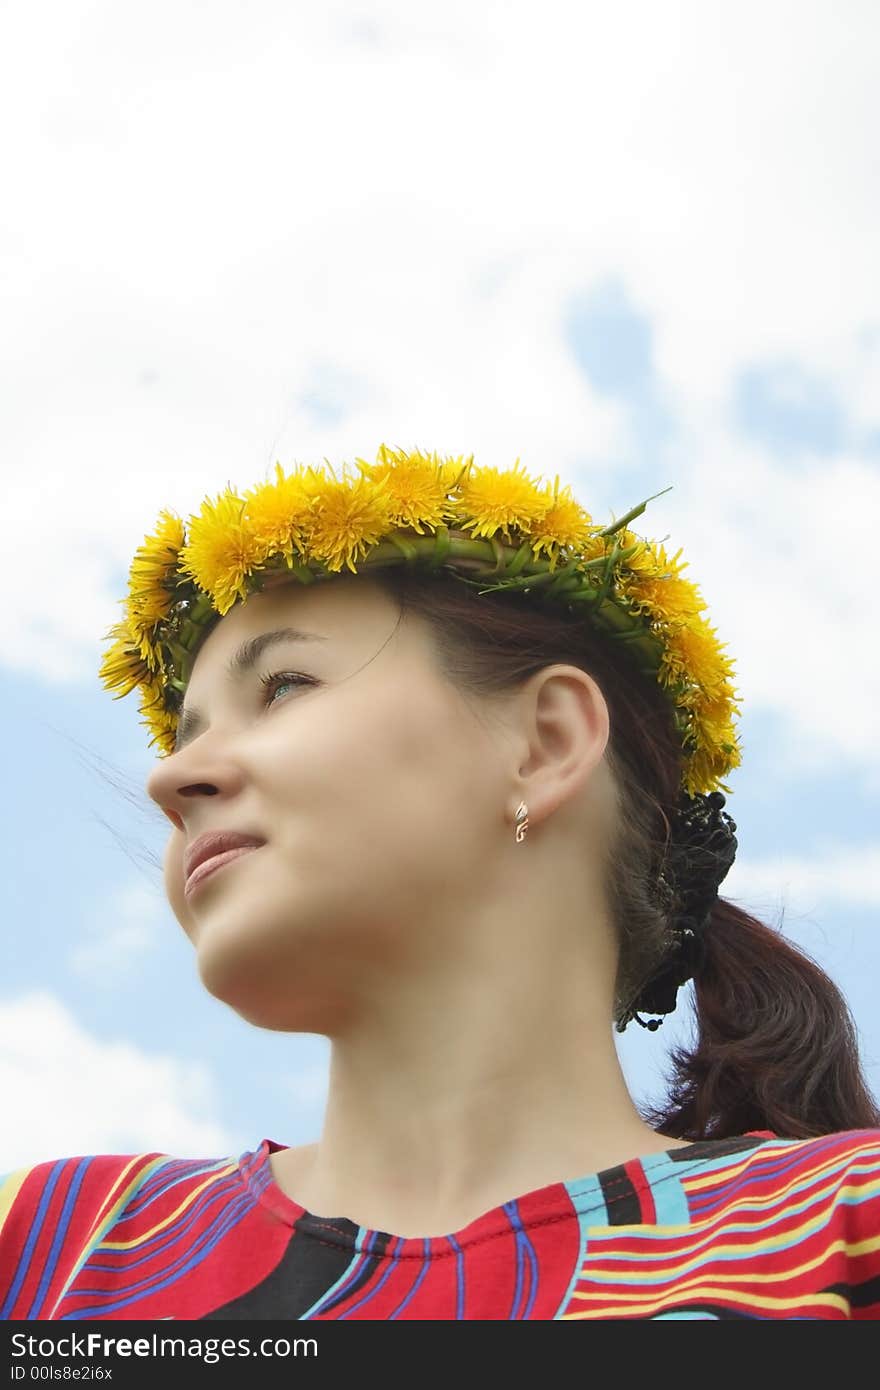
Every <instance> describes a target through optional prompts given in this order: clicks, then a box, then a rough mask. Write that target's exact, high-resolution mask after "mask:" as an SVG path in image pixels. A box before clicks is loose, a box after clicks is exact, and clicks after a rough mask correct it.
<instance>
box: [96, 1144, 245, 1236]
mask: <svg viewBox="0 0 880 1390" xmlns="http://www.w3.org/2000/svg"><path fill="white" fill-rule="evenodd" d="M237 1168H238V1162H237V1161H236V1160H235V1159H233V1160H232V1162H231V1163H228V1164H227V1165H226V1167H225V1168H219V1169H218V1170H217V1171H216V1172H214V1173H210V1174H209V1175H208V1177H206V1178H205V1180H204V1182H202V1183H200V1184H199V1186H198V1187H195V1188H193V1190H192V1191H191V1192H190V1194H189V1196H187V1197H185V1198H184V1199H183V1201H182V1202H181V1203H180V1206H179V1207H177V1208H176V1209H175V1210H174V1211H172V1212H170V1213H169V1215H168V1216H166V1217H165V1218H164V1219H163V1220H162V1221H160V1222H159V1223H158V1224H157V1225H155V1226H151V1227H150V1229H149V1230H148V1231H142V1232H141V1233H140V1235H138V1236H135V1238H134V1240H103V1241H102V1242H101V1244H100V1245H99V1246H98V1249H99V1250H134V1249H136V1248H137V1246H139V1245H143V1244H144V1242H145V1241H148V1240H150V1239H152V1237H153V1236H155V1235H158V1234H159V1232H160V1231H164V1230H165V1227H166V1226H170V1224H171V1222H172V1221H176V1220H177V1218H178V1216H180V1214H181V1213H182V1212H184V1211H186V1209H187V1207H189V1206H192V1204H193V1202H194V1201H195V1200H196V1199H197V1198H198V1197H200V1196H201V1195H202V1193H203V1192H204V1191H205V1188H207V1187H210V1186H211V1184H212V1183H215V1182H216V1181H217V1179H218V1178H224V1177H226V1176H227V1175H228V1174H229V1173H234V1172H235V1171H236V1169H237Z"/></svg>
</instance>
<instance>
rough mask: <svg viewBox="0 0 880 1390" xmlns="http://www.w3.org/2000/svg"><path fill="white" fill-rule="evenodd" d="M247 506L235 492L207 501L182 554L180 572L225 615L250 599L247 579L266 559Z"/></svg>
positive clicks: (193, 519)
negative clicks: (233, 606) (236, 605)
mask: <svg viewBox="0 0 880 1390" xmlns="http://www.w3.org/2000/svg"><path fill="white" fill-rule="evenodd" d="M246 510H247V503H246V502H245V501H244V499H243V498H241V497H239V496H238V495H237V494H236V493H235V492H233V491H232V489H231V488H227V490H226V492H223V493H220V494H219V496H218V497H217V499H216V501H213V502H212V501H211V499H210V498H208V497H206V498H205V500H204V502H203V503H202V507H201V511H200V512H199V513H198V515H196V516H192V517H190V521H189V528H188V529H189V540H188V542H187V544H186V545H185V546H184V547H183V549H182V550H181V552H180V568H181V571H182V572H183V573H184V574H188V575H190V576H191V577H192V578H193V579H194V580H195V582H196V584H197V585H198V587H199V588H200V589H203V590H204V592H205V593H207V594H210V595H211V599H212V601H213V604H214V607H215V608H216V609H217V612H218V613H220V614H221V615H222V614H224V613H228V612H229V609H230V608H231V607H232V605H233V604H234V603H235V602H236V600H237V599H243V598H245V597H246V596H247V592H248V591H247V586H246V584H245V579H246V577H247V576H248V575H249V574H250V573H251V572H252V571H253V570H254V569H255V568H256V567H257V566H259V565H260V564H262V562H263V561H264V560H265V558H266V553H265V545H264V542H263V540H262V539H261V538H260V537H259V536H258V535H256V534H255V532H254V529H253V527H252V526H251V524H250V523H249V522H248V521H247V518H246V515H245V513H246Z"/></svg>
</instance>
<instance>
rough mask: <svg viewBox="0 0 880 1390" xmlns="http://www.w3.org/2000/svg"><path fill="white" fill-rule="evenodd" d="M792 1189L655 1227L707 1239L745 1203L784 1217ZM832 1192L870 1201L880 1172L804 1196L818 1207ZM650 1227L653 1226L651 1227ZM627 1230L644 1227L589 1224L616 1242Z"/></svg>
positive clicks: (754, 1225)
mask: <svg viewBox="0 0 880 1390" xmlns="http://www.w3.org/2000/svg"><path fill="white" fill-rule="evenodd" d="M865 1171H867V1172H872V1171H873V1169H866V1170H865ZM793 1186H794V1184H793ZM790 1192H791V1188H790V1187H789V1188H785V1189H782V1188H780V1189H778V1190H777V1191H775V1192H774V1193H772V1194H771V1195H770V1196H768V1197H766V1198H757V1199H752V1200H747V1197H748V1194H743V1197H742V1198H741V1199H739V1200H732V1201H730V1202H728V1203H727V1204H726V1205H725V1206H723V1207H722V1208H721V1210H720V1211H717V1212H715V1213H714V1214H713V1215H712V1216H711V1217H706V1218H705V1219H704V1220H702V1221H691V1222H688V1223H684V1224H683V1223H676V1224H674V1225H672V1224H670V1225H667V1226H658V1227H657V1228H656V1229H657V1230H658V1231H660V1232H662V1239H666V1238H667V1237H670V1238H671V1237H673V1236H676V1235H680V1236H686V1235H687V1236H692V1237H697V1238H698V1237H700V1236H706V1237H707V1239H710V1238H711V1237H712V1236H713V1235H714V1233H715V1231H716V1230H717V1228H718V1227H720V1226H727V1225H729V1224H730V1218H731V1216H732V1215H733V1214H735V1213H736V1212H737V1211H740V1210H741V1209H742V1208H743V1207H745V1206H749V1207H758V1208H763V1207H776V1206H778V1207H781V1208H782V1209H781V1210H780V1212H779V1219H781V1218H782V1217H784V1216H785V1214H786V1213H785V1208H784V1202H783V1198H784V1197H785V1196H786V1195H789V1194H790ZM829 1194H835V1196H836V1197H837V1199H840V1198H841V1197H844V1196H847V1197H858V1198H860V1199H861V1200H863V1201H867V1200H868V1199H870V1198H871V1197H874V1196H877V1195H880V1176H878V1177H877V1178H876V1179H875V1181H874V1182H871V1183H859V1184H858V1185H855V1184H851V1183H844V1184H843V1186H839V1185H838V1183H837V1181H836V1180H832V1181H831V1182H830V1183H828V1185H827V1186H826V1187H825V1188H822V1189H820V1190H819V1191H817V1192H813V1193H812V1194H811V1195H810V1196H809V1198H807V1199H805V1200H807V1203H808V1205H809V1206H811V1207H815V1206H816V1205H817V1204H818V1203H819V1202H821V1201H823V1200H824V1199H825V1198H827V1197H828V1196H829ZM831 1206H832V1207H833V1203H832V1204H831ZM828 1212H829V1205H828V1204H826V1205H825V1206H824V1207H822V1208H821V1211H820V1212H819V1214H818V1216H817V1217H816V1218H814V1220H821V1217H822V1216H823V1215H826V1216H827V1214H828ZM737 1224H738V1226H739V1227H740V1228H741V1229H742V1230H744V1231H749V1230H752V1229H754V1230H762V1229H764V1227H766V1225H767V1219H766V1217H760V1216H759V1217H758V1218H757V1219H756V1220H754V1221H751V1222H750V1221H748V1220H746V1219H745V1218H744V1219H743V1220H742V1221H740V1222H738V1223H737ZM808 1226H809V1219H808V1221H807V1222H806V1223H805V1224H804V1225H803V1226H800V1227H797V1228H795V1229H796V1230H806V1229H807V1228H808ZM648 1229H652V1228H650V1227H649V1228H648ZM627 1230H628V1231H631V1232H632V1234H633V1236H634V1237H636V1236H639V1233H640V1232H641V1231H643V1230H644V1227H643V1226H639V1225H635V1224H634V1225H631V1226H591V1227H590V1232H591V1236H592V1238H593V1239H606V1238H613V1239H614V1240H615V1243H616V1244H620V1236H621V1233H622V1232H623V1231H627ZM642 1239H644V1240H646V1241H647V1240H649V1239H650V1237H648V1236H643V1237H642ZM621 1248H626V1247H621ZM645 1258H648V1259H650V1258H651V1256H649V1255H648V1256H645Z"/></svg>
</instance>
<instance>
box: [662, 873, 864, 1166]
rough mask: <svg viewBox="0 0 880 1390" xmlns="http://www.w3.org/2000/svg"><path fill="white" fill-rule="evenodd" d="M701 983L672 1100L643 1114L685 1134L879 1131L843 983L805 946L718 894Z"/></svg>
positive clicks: (678, 1053)
mask: <svg viewBox="0 0 880 1390" xmlns="http://www.w3.org/2000/svg"><path fill="white" fill-rule="evenodd" d="M703 945H704V951H705V954H704V959H703V963H702V965H701V968H700V970H699V973H698V977H697V979H696V980H695V981H694V1006H695V1014H696V1039H695V1045H694V1047H693V1050H691V1051H688V1050H687V1048H676V1049H674V1050H673V1052H672V1054H671V1061H672V1065H673V1069H674V1070H673V1077H672V1081H671V1084H670V1087H669V1093H668V1098H667V1102H666V1104H665V1105H664V1106H662V1107H659V1108H656V1109H653V1110H652V1111H651V1113H650V1115H648V1116H646V1119H647V1120H648V1122H649V1123H650V1124H652V1125H653V1127H654V1128H655V1129H657V1130H658V1131H659V1132H660V1133H662V1134H665V1135H667V1136H669V1137H670V1138H678V1139H690V1140H699V1139H725V1138H728V1137H731V1136H734V1135H739V1134H745V1133H746V1132H747V1131H748V1130H771V1131H772V1132H773V1133H774V1134H777V1135H779V1136H780V1137H781V1138H792V1139H805V1138H811V1137H813V1136H815V1135H820V1134H832V1133H835V1132H837V1131H839V1130H845V1129H873V1128H877V1127H880V1110H878V1108H877V1105H876V1102H875V1101H874V1099H873V1097H872V1095H871V1092H870V1090H869V1089H868V1085H867V1082H866V1080H865V1077H864V1074H863V1072H862V1067H861V1063H860V1060H859V1052H858V1040H857V1034H856V1028H855V1024H854V1023H853V1019H852V1016H851V1014H850V1011H849V1008H848V1006H847V1003H846V1000H845V999H844V998H843V995H842V994H841V993H840V990H839V989H838V988H837V986H836V985H835V984H834V982H833V981H832V980H831V979H829V977H828V976H827V975H826V974H825V973H824V971H822V970H820V969H819V967H818V966H817V965H816V964H815V962H814V961H812V960H811V959H810V957H809V956H808V955H806V954H805V953H804V952H803V951H801V950H800V949H799V948H798V947H797V946H794V945H792V943H791V942H790V941H786V940H785V938H784V937H783V936H782V935H781V934H780V933H779V932H778V931H776V930H774V929H773V928H771V927H769V926H766V925H765V924H764V923H763V922H760V921H758V919H757V918H755V917H751V916H749V914H748V913H747V912H744V911H743V910H742V908H740V907H737V906H736V905H735V904H734V903H732V902H729V901H728V900H726V899H724V898H718V899H717V901H716V904H715V906H714V908H713V910H712V916H711V920H710V921H709V923H708V924H707V926H706V930H705V934H704V940H703Z"/></svg>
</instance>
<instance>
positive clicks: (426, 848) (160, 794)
mask: <svg viewBox="0 0 880 1390" xmlns="http://www.w3.org/2000/svg"><path fill="white" fill-rule="evenodd" d="M358 468H359V474H360V476H358V477H355V476H349V475H348V472H347V470H344V471H343V476H342V478H341V480H340V479H338V478H337V477H336V476H335V475H334V474H333V473H332V470H331V472H330V473H328V472H326V471H321V470H312V469H297V470H295V471H294V472H292V473H291V474H289V475H285V474H284V473H283V472H282V470H281V468H280V466H279V467H278V469H277V475H276V478H275V481H274V482H271V483H263V484H258V485H257V486H256V487H255V488H253V489H251V490H250V491H249V492H248V493H246V494H244V495H242V496H239V495H238V494H235V493H233V492H232V490H231V489H228V490H227V492H226V493H225V494H222V495H221V496H220V497H219V498H218V499H216V501H214V502H212V501H210V500H207V499H206V502H205V504H204V506H203V507H202V510H201V513H200V514H198V515H197V516H195V517H192V518H190V523H189V527H188V528H187V529H185V528H184V527H183V524H182V523H181V522H180V521H179V519H178V518H176V517H175V516H174V515H173V514H171V513H168V512H163V514H162V516H161V518H160V523H159V526H158V528H157V530H156V531H155V533H154V534H153V535H151V536H149V537H147V538H146V540H145V542H144V546H143V547H142V548H141V549H140V550H139V552H138V554H137V555H136V557H135V560H134V563H133V565H132V570H131V583H130V590H129V594H128V596H127V599H126V600H125V601H124V602H125V618H124V620H123V621H122V622H121V623H119V624H117V625H116V626H115V627H114V629H112V630H111V633H109V634H108V637H110V638H112V639H113V645H112V647H111V648H110V650H109V651H108V654H107V656H106V658H105V661H104V664H103V666H102V672H101V674H102V678H103V680H104V682H105V684H106V685H107V686H108V688H111V689H118V690H119V692H120V694H126V693H128V692H129V691H130V690H132V689H134V688H138V689H139V690H140V691H141V693H142V695H143V697H144V699H143V702H142V704H141V712H142V714H143V715H144V716H145V722H146V723H147V726H148V728H149V729H150V730H151V731H152V734H153V741H154V742H155V743H158V745H159V747H160V751H161V752H162V753H163V755H164V756H162V757H160V759H159V760H158V762H157V764H156V766H155V768H154V770H153V772H152V773H151V775H150V777H149V781H148V791H149V794H150V796H151V797H152V798H153V800H154V801H155V802H156V803H157V805H159V806H160V807H161V808H162V810H163V811H164V812H165V814H166V815H167V817H168V819H169V821H170V822H171V825H172V831H171V836H170V840H169V842H168V847H167V852H166V856H165V884H166V890H167V894H168V898H169V901H170V903H171V905H172V908H173V910H174V913H175V916H176V917H177V919H178V921H179V922H180V925H181V926H182V928H183V930H184V931H185V932H186V933H187V935H188V937H189V938H190V940H191V942H192V944H193V947H194V950H195V952H196V959H197V963H198V970H199V974H200V977H201V979H202V981H203V983H204V985H205V987H206V988H207V989H208V990H209V991H210V993H211V994H212V995H214V996H215V997H216V998H218V999H221V1000H223V1001H224V1002H225V1003H227V1004H228V1005H229V1006H230V1007H231V1008H233V1009H235V1011H236V1012H237V1013H239V1014H240V1015H241V1016H242V1017H243V1018H245V1019H246V1020H247V1021H248V1022H250V1023H252V1024H254V1025H255V1026H257V1027H260V1028H267V1029H272V1030H275V1031H278V1032H310V1033H312V1032H313V1033H323V1034H325V1035H326V1036H327V1037H328V1038H329V1039H330V1040H331V1044H332V1054H331V1071H330V1085H329V1094H328V1099H327V1107H326V1114H325V1119H324V1125H323V1128H322V1132H321V1135H320V1138H319V1139H318V1140H317V1141H316V1142H315V1143H312V1144H308V1145H304V1146H302V1147H299V1148H289V1147H285V1146H284V1145H282V1144H279V1143H277V1142H275V1141H270V1140H263V1141H262V1143H261V1144H260V1145H259V1146H258V1147H257V1148H256V1149H254V1150H252V1151H251V1150H249V1151H246V1152H245V1153H244V1154H243V1155H241V1156H239V1157H237V1158H236V1157H232V1158H230V1157H226V1158H222V1159H216V1158H214V1159H204V1160H195V1159H173V1158H171V1157H169V1156H167V1155H160V1154H144V1155H128V1156H123V1157H120V1156H116V1155H113V1156H107V1155H97V1156H90V1157H88V1158H82V1159H73V1158H71V1159H67V1160H60V1161H58V1162H55V1163H52V1162H47V1163H44V1164H39V1165H36V1166H35V1167H34V1168H31V1169H26V1170H22V1171H20V1172H18V1173H14V1174H11V1175H9V1177H8V1178H7V1180H6V1183H5V1185H4V1186H2V1187H0V1223H2V1225H0V1316H2V1317H5V1318H11V1317H17V1318H22V1317H35V1318H51V1319H61V1318H67V1319H70V1318H73V1319H77V1318H89V1319H96V1318H108V1319H112V1318H215V1319H220V1318H249V1319H252V1318H300V1319H335V1318H371V1319H386V1318H420V1319H425V1318H432V1319H457V1318H464V1319H468V1318H474V1319H506V1318H516V1319H518V1318H540V1319H550V1318H575V1319H579V1318H588V1319H589V1318H597V1317H599V1318H619V1317H624V1318H626V1317H638V1318H666V1317H675V1318H681V1317H685V1318H728V1317H760V1318H764V1317H771V1318H777V1317H782V1318H786V1317H798V1318H803V1317H807V1318H841V1317H844V1318H849V1317H876V1316H878V1314H880V1116H878V1113H877V1110H876V1107H875V1104H874V1101H873V1100H872V1098H871V1096H870V1094H869V1092H868V1089H867V1087H866V1085H865V1083H864V1080H863V1077H862V1073H861V1070H860V1065H859V1059H858V1054H857V1049H856V1043H855V1037H854V1030H853V1027H852V1023H851V1019H850V1016H849V1013H848V1011H847V1007H846V1004H845V1002H844V1000H843V999H842V997H841V996H840V994H839V992H838V991H837V989H836V988H835V986H834V985H833V984H832V982H831V981H830V980H829V979H828V978H827V977H826V976H825V975H824V974H823V973H822V972H821V971H820V970H818V969H817V967H816V966H815V965H813V964H812V963H811V962H810V961H809V960H807V958H806V957H804V956H803V955H802V954H801V953H800V952H799V951H797V950H796V949H795V948H794V947H793V946H791V945H790V944H788V943H786V942H784V941H783V940H782V939H781V938H780V937H779V936H778V935H777V934H776V933H775V932H774V931H772V930H771V929H770V928H768V927H766V926H764V925H763V924H761V923H760V922H758V921H756V920H755V919H754V918H752V917H750V916H748V915H747V914H746V913H744V912H743V911H742V910H741V909H740V908H738V907H736V906H735V905H734V904H733V903H731V902H729V901H726V900H724V899H721V898H719V897H718V896H717V890H718V886H719V884H720V882H721V880H722V879H723V877H724V875H725V874H726V872H727V870H728V869H729V867H730V864H731V862H732V860H733V855H734V853H735V849H736V839H735V836H734V834H733V831H734V829H735V825H734V823H733V822H732V821H731V820H730V817H729V815H726V814H722V812H721V808H722V807H723V805H724V796H723V795H721V794H720V793H719V792H718V790H717V788H718V787H719V786H720V787H724V788H725V790H729V789H728V788H727V787H726V786H725V784H724V783H723V781H722V780H721V779H722V778H723V777H724V776H725V775H726V774H727V773H728V772H729V771H730V770H731V769H732V768H733V767H735V766H737V765H738V764H739V761H740V750H739V745H738V742H737V737H736V733H735V731H734V725H733V717H734V713H735V711H736V710H737V709H738V706H737V705H736V703H735V699H734V697H735V691H734V689H733V686H732V685H731V677H732V666H731V663H730V662H729V661H728V659H727V658H726V657H724V656H723V655H722V649H721V646H720V644H719V643H718V642H717V639H716V637H715V634H714V629H712V628H711V627H710V626H709V624H708V622H707V620H706V619H705V618H704V617H703V616H702V612H703V610H704V609H705V604H704V603H703V601H702V599H701V598H700V596H699V592H698V590H697V589H696V588H695V586H694V585H692V584H691V583H690V582H689V581H687V580H685V579H684V578H683V577H682V575H681V569H682V566H681V565H680V564H679V563H678V556H676V557H675V559H674V560H672V561H670V560H668V559H667V557H666V555H665V552H664V551H663V548H662V546H657V545H655V544H654V543H652V542H650V541H646V540H644V539H643V538H640V537H638V536H636V535H635V533H633V532H632V531H631V530H630V529H629V525H628V523H629V522H630V521H632V520H633V519H634V518H635V517H636V516H638V515H639V514H640V513H641V512H642V511H644V508H645V505H646V504H644V503H643V504H641V506H639V507H636V508H634V509H633V511H632V512H631V513H629V514H628V515H627V516H626V517H624V518H623V519H622V520H621V521H619V522H617V523H616V524H615V525H614V526H611V527H601V526H598V525H595V524H594V523H593V522H592V519H591V517H590V516H589V514H588V513H586V512H585V511H584V510H583V509H582V508H581V507H580V506H579V504H578V503H577V502H576V501H575V500H574V499H573V498H572V497H571V496H570V495H569V494H568V491H567V490H565V491H564V492H562V493H560V491H559V485H558V479H557V480H556V485H555V487H554V488H553V489H552V490H551V488H550V486H549V484H547V485H540V484H539V483H537V482H534V481H532V480H531V479H529V478H528V477H526V476H525V475H524V474H522V473H521V472H520V471H519V467H518V465H517V466H516V467H514V469H512V470H508V471H507V472H498V471H497V470H495V469H490V468H484V469H479V468H475V466H474V464H473V460H460V459H445V460H444V459H438V458H437V457H436V456H428V455H424V454H421V453H414V454H407V453H404V452H402V451H399V452H396V451H391V450H388V449H385V448H384V447H383V448H382V449H381V450H380V452H379V456H378V460H377V463H376V464H375V465H369V464H366V463H363V462H361V461H359V463H358ZM649 500H650V499H649ZM316 581H317V582H316ZM331 581H332V582H331ZM692 975H693V976H694V977H695V1004H696V1013H697V1020H696V1021H697V1038H696V1045H695V1047H694V1050H693V1052H692V1053H690V1054H685V1055H682V1056H680V1057H679V1058H678V1059H677V1070H676V1072H675V1074H674V1075H673V1076H672V1077H671V1078H670V1095H671V1099H670V1103H669V1106H668V1108H667V1109H666V1110H664V1111H662V1112H658V1113H655V1114H651V1115H649V1116H646V1117H643V1116H642V1115H641V1114H640V1113H639V1111H638V1109H637V1108H636V1106H635V1104H634V1103H633V1101H632V1099H631V1097H630V1095H629V1093H628V1090H627V1087H626V1084H625V1081H624V1078H623V1075H622V1073H621V1069H620V1065H619V1062H618V1059H617V1054H616V1051H615V1048H614V1044H613V1036H612V1028H611V1024H612V1022H614V1023H616V1025H617V1027H618V1028H619V1029H621V1028H623V1027H625V1026H626V1024H627V1023H628V1022H630V1021H633V1020H635V1021H636V1022H637V1023H640V1024H642V1025H643V1026H647V1027H656V1026H657V1024H658V1022H660V1021H661V1020H662V1016H663V1015H664V1014H666V1013H669V1012H670V1011H671V1010H672V1009H674V1007H675V1002H676V991H677V989H678V988H679V987H680V985H681V984H683V983H684V982H685V981H687V980H688V979H689V978H690V977H691V976H692ZM648 1015H650V1016H651V1017H648ZM4 1216H5V1221H4V1220H3V1218H4Z"/></svg>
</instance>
